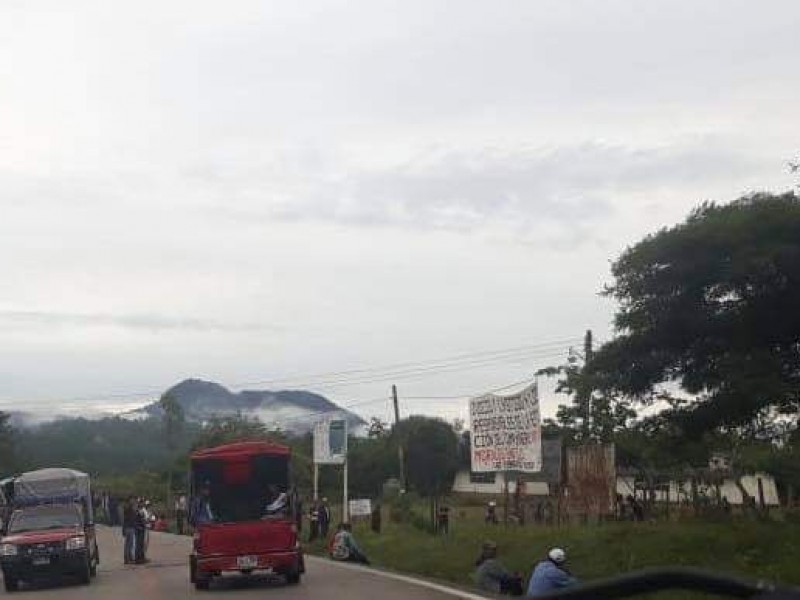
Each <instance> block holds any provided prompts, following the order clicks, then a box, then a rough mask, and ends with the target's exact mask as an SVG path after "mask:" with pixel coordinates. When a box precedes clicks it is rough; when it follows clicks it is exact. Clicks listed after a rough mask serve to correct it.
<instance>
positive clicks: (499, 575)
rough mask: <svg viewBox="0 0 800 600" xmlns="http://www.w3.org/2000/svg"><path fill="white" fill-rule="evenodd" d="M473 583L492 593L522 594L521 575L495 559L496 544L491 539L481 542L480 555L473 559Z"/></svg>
mask: <svg viewBox="0 0 800 600" xmlns="http://www.w3.org/2000/svg"><path fill="white" fill-rule="evenodd" d="M475 584H476V585H477V586H478V588H479V589H481V590H483V591H485V592H491V593H492V594H509V595H511V596H521V595H522V577H520V575H519V574H518V573H511V572H510V571H509V570H508V569H506V568H505V567H504V566H503V564H502V563H501V562H500V561H499V560H497V544H495V543H494V542H491V541H486V542H484V543H483V547H482V549H481V555H480V556H479V557H478V560H477V561H475Z"/></svg>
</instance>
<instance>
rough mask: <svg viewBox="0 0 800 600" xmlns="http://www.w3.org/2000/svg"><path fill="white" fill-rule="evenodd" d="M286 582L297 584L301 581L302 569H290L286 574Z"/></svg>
mask: <svg viewBox="0 0 800 600" xmlns="http://www.w3.org/2000/svg"><path fill="white" fill-rule="evenodd" d="M286 583H288V584H289V585H297V584H298V583H300V571H289V572H288V573H287V574H286Z"/></svg>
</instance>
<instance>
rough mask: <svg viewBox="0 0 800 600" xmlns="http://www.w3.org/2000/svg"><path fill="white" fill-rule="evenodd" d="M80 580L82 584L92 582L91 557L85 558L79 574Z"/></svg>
mask: <svg viewBox="0 0 800 600" xmlns="http://www.w3.org/2000/svg"><path fill="white" fill-rule="evenodd" d="M79 578H80V582H81V583H82V584H84V585H89V584H90V583H91V582H92V559H91V558H87V559H86V564H85V565H84V566H83V569H81V572H80V574H79Z"/></svg>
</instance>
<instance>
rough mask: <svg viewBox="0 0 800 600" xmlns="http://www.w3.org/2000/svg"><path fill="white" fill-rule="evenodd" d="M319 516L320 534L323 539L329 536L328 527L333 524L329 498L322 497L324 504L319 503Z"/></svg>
mask: <svg viewBox="0 0 800 600" xmlns="http://www.w3.org/2000/svg"><path fill="white" fill-rule="evenodd" d="M317 518H318V520H319V535H320V536H321V537H322V539H326V538H327V537H328V528H329V527H330V526H331V509H330V508H328V499H327V498H323V499H322V504H320V505H319V509H318V512H317Z"/></svg>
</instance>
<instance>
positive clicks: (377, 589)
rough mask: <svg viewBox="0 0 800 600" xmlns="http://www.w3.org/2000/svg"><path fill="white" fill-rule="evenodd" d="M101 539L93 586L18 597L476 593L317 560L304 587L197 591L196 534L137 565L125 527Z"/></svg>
mask: <svg viewBox="0 0 800 600" xmlns="http://www.w3.org/2000/svg"><path fill="white" fill-rule="evenodd" d="M98 543H99V545H100V556H101V561H102V562H101V564H100V570H99V573H98V575H97V578H96V579H94V580H93V581H92V583H91V585H89V586H83V585H77V584H72V583H65V584H63V585H55V584H45V583H42V584H39V585H34V586H31V587H27V586H26V587H25V588H23V589H22V590H21V591H20V592H18V593H17V594H15V597H16V598H17V599H18V600H40V599H41V600H48V599H49V600H90V599H94V598H96V599H97V600H107V599H113V600H129V599H130V600H179V599H180V598H189V597H195V598H196V597H200V598H209V596H210V597H214V596H216V595H219V594H226V595H227V594H231V595H232V596H233V597H234V598H236V599H237V600H247V599H248V598H258V599H259V600H265V599H266V600H289V599H301V598H302V599H310V598H313V599H314V600H453V599H454V598H457V597H462V598H470V597H471V596H470V594H460V593H458V592H455V594H454V593H448V592H446V591H445V590H444V589H435V586H434V588H431V587H425V586H421V585H416V584H414V583H412V582H410V581H404V580H402V577H401V578H397V577H396V576H393V575H388V576H387V575H385V574H381V573H380V572H376V571H370V570H368V569H364V568H362V567H354V566H351V565H339V564H336V563H331V562H329V561H325V560H321V559H316V558H309V559H308V560H307V563H306V574H305V575H304V577H303V581H302V582H301V583H300V585H298V586H288V585H286V584H284V583H283V581H281V580H279V579H275V580H268V579H261V580H255V581H253V580H247V579H243V578H231V579H226V580H225V581H221V582H219V583H216V584H215V585H214V586H213V587H212V589H211V591H210V592H197V591H196V590H195V589H194V586H192V585H190V583H189V569H188V565H187V557H188V555H189V549H190V547H191V539H190V538H187V537H179V536H175V535H169V534H164V533H153V534H151V538H150V548H149V551H148V554H149V558H150V559H151V562H150V563H149V564H147V565H136V566H133V565H123V564H122V539H121V534H120V530H119V529H114V530H112V529H108V528H105V527H101V528H99V529H98ZM0 593H3V592H0ZM472 600H476V598H475V597H472Z"/></svg>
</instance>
